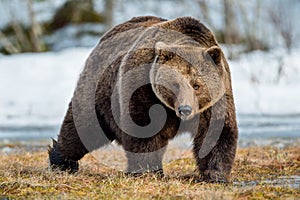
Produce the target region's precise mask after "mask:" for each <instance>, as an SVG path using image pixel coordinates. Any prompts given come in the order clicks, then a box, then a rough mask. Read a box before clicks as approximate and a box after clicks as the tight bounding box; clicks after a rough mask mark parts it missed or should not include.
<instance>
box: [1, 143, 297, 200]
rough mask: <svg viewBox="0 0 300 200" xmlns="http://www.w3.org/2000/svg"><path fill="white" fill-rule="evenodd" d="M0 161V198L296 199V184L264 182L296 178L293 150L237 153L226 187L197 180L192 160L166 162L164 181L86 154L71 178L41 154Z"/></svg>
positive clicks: (4, 157) (16, 155) (23, 154)
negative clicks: (134, 174) (108, 164)
mask: <svg viewBox="0 0 300 200" xmlns="http://www.w3.org/2000/svg"><path fill="white" fill-rule="evenodd" d="M0 160H1V163H0V199H10V198H12V199H15V198H21V199H24V198H25V199H300V191H299V188H297V187H299V182H298V185H296V187H290V185H289V184H288V183H287V182H286V183H280V184H276V182H268V181H269V180H274V179H277V178H278V177H285V176H287V177H289V176H291V175H297V176H300V148H298V147H293V148H286V149H278V148H272V147H264V148H246V149H239V150H238V154H237V158H236V161H235V164H234V169H233V172H232V181H233V182H232V183H230V184H228V185H221V184H207V183H201V182H197V181H196V180H197V179H196V178H193V176H195V175H196V173H195V172H194V169H195V162H194V160H193V159H192V157H191V156H190V157H189V156H187V157H186V158H181V159H178V160H175V161H172V162H170V163H168V164H166V165H165V166H164V168H165V174H166V177H165V178H158V177H156V176H155V175H151V174H147V175H144V176H142V177H138V178H134V177H127V176H124V174H123V173H121V172H119V171H117V170H114V169H111V168H107V167H104V166H103V165H101V164H99V162H98V160H96V159H95V158H94V157H93V156H91V155H87V156H86V157H85V158H84V159H82V160H81V162H80V165H81V168H80V171H79V172H78V173H77V174H74V175H69V174H67V173H59V172H51V171H49V170H48V162H47V153H46V151H45V150H40V151H35V152H28V151H23V152H22V151H21V153H20V152H19V153H14V154H12V153H10V154H4V153H0ZM277 180H278V179H277Z"/></svg>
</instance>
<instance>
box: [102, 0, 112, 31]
mask: <svg viewBox="0 0 300 200" xmlns="http://www.w3.org/2000/svg"><path fill="white" fill-rule="evenodd" d="M104 2H105V5H104V6H105V10H104V16H105V24H106V27H107V29H109V28H111V27H112V26H113V14H114V13H113V8H114V0H104Z"/></svg>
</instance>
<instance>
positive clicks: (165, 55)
mask: <svg viewBox="0 0 300 200" xmlns="http://www.w3.org/2000/svg"><path fill="white" fill-rule="evenodd" d="M155 54H156V55H157V56H158V58H159V60H161V61H168V60H170V59H171V58H172V57H173V56H174V54H175V52H173V51H172V48H171V47H170V46H168V45H167V44H165V43H163V42H157V43H156V44H155Z"/></svg>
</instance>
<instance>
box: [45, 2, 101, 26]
mask: <svg viewBox="0 0 300 200" xmlns="http://www.w3.org/2000/svg"><path fill="white" fill-rule="evenodd" d="M104 20H105V18H104V17H103V16H102V15H101V14H99V13H97V12H96V11H95V9H94V2H93V0H86V1H82V0H68V1H66V2H65V4H63V6H62V7H61V8H59V9H58V10H57V11H56V13H55V15H54V17H53V20H52V22H51V24H50V27H49V28H50V30H56V29H59V28H62V27H64V26H66V25H68V24H81V23H86V22H93V23H99V22H100V23H101V22H104Z"/></svg>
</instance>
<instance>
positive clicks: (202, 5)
mask: <svg viewBox="0 0 300 200" xmlns="http://www.w3.org/2000/svg"><path fill="white" fill-rule="evenodd" d="M196 2H197V3H198V5H199V7H200V10H201V15H202V17H203V21H205V22H206V23H207V24H209V26H210V27H211V26H212V25H213V24H212V23H211V20H210V17H209V10H208V7H207V1H206V0H197V1H196ZM212 28H213V27H212Z"/></svg>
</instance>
